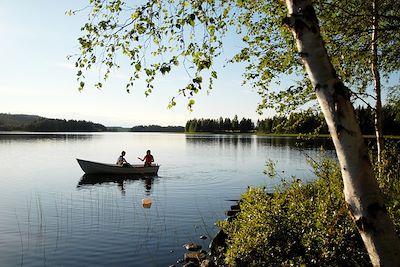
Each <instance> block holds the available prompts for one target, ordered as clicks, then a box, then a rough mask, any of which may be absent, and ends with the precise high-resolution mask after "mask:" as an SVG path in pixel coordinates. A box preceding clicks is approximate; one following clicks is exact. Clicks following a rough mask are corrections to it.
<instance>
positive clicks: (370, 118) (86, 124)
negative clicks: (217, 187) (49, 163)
mask: <svg viewBox="0 0 400 267" xmlns="http://www.w3.org/2000/svg"><path fill="white" fill-rule="evenodd" d="M399 104H400V103H397V102H396V103H394V104H393V103H392V104H391V105H385V106H384V107H383V109H382V111H383V120H382V122H383V133H384V134H385V135H400V111H399ZM355 112H356V116H357V119H358V121H359V125H360V128H361V132H362V133H363V134H364V135H374V133H375V132H374V131H375V129H374V110H373V109H372V108H370V107H361V106H359V107H357V108H356V109H355ZM116 128H118V127H106V126H104V125H102V124H99V123H93V122H90V121H85V120H65V119H49V118H44V117H40V116H36V115H23V114H0V131H31V132H41V131H42V132H106V131H127V132H186V133H205V132H207V133H257V134H277V135H279V134H306V133H315V134H329V132H328V127H327V125H326V122H325V119H324V117H323V116H322V114H321V113H319V112H315V111H312V110H305V111H300V112H293V113H291V114H289V115H287V116H285V115H275V116H273V117H270V118H266V119H263V120H258V121H257V122H253V121H252V120H251V119H249V118H244V117H243V118H241V119H239V117H238V116H237V115H236V116H234V118H232V119H231V118H222V117H220V118H218V119H210V118H200V119H191V120H188V121H187V122H186V125H185V127H183V126H160V125H147V126H146V125H139V126H133V127H130V128H121V127H119V128H118V129H116Z"/></svg>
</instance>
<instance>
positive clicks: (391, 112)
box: [185, 105, 400, 135]
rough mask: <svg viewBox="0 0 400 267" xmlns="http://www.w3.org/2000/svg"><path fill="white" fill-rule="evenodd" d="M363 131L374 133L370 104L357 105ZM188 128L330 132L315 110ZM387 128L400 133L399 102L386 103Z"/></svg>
mask: <svg viewBox="0 0 400 267" xmlns="http://www.w3.org/2000/svg"><path fill="white" fill-rule="evenodd" d="M355 112H356V116H357V119H358V121H359V124H360V128H361V132H362V133H363V134H364V135H373V134H374V133H375V132H374V131H375V129H374V110H373V109H372V108H370V107H367V108H365V107H361V106H359V107H357V108H356V109H355ZM185 131H186V132H210V133H235V132H236V133H251V132H255V133H258V134H306V133H315V134H329V131H328V127H327V125H326V122H325V119H324V117H323V115H322V114H321V113H319V112H315V111H312V110H305V111H301V112H294V113H291V114H290V115H288V116H284V115H275V116H273V117H271V118H266V119H263V120H258V121H257V122H256V123H253V122H252V121H251V120H250V119H246V118H242V119H241V120H239V119H238V116H235V117H234V118H233V119H230V118H222V117H220V118H219V119H204V118H202V119H193V120H189V121H187V123H186V126H185ZM383 132H384V134H385V135H400V113H399V111H398V108H397V106H393V105H386V106H384V108H383Z"/></svg>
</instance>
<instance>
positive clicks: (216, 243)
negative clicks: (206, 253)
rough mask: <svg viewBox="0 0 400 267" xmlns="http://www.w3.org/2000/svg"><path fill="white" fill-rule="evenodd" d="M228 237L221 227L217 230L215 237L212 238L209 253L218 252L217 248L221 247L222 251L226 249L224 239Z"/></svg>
mask: <svg viewBox="0 0 400 267" xmlns="http://www.w3.org/2000/svg"><path fill="white" fill-rule="evenodd" d="M227 238H228V235H227V234H225V232H224V231H223V230H222V229H221V230H219V232H218V233H217V234H216V235H215V237H214V238H213V239H212V241H211V243H210V245H209V248H210V250H211V254H215V253H216V252H218V250H219V249H218V248H222V249H223V251H225V249H226V239H227Z"/></svg>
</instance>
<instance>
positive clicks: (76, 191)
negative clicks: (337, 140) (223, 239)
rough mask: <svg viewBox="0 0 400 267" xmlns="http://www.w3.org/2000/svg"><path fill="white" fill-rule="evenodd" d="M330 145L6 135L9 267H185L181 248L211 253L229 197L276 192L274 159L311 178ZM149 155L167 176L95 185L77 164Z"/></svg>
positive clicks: (5, 252) (2, 262) (4, 245)
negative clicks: (310, 160) (270, 166)
mask: <svg viewBox="0 0 400 267" xmlns="http://www.w3.org/2000/svg"><path fill="white" fill-rule="evenodd" d="M321 146H324V147H325V148H326V149H328V150H330V149H332V148H331V141H329V140H323V139H320V140H314V141H313V142H312V143H308V144H307V145H306V146H305V147H303V148H301V149H300V148H298V147H297V146H296V139H295V138H276V137H275V138H274V137H256V136H253V135H185V134H165V133H95V134H92V133H79V134H76V133H74V134H70V133H68V134H64V133H56V134H52V133H46V134H43V133H35V134H34V133H19V134H15V133H14V134H8V133H2V134H1V133H0V164H1V165H0V180H1V183H0V192H1V195H0V266H169V265H172V264H175V265H177V266H181V264H177V263H176V261H177V260H179V259H182V258H183V254H184V253H185V252H186V251H185V249H184V248H183V247H182V245H183V244H185V243H188V242H195V243H198V244H200V245H202V246H203V248H208V244H209V242H210V240H211V238H212V237H213V236H214V235H215V233H216V232H217V230H218V229H217V227H216V226H215V225H214V223H215V221H217V220H221V219H224V218H225V215H224V211H225V210H227V209H229V207H230V205H232V204H233V202H231V201H230V200H234V199H238V198H239V196H240V195H241V193H243V192H244V191H245V190H246V188H247V186H249V185H253V186H257V185H261V186H267V187H268V188H269V189H271V190H273V187H274V186H275V185H276V184H277V183H278V182H279V181H278V180H271V179H269V178H267V177H266V176H265V175H264V174H263V170H264V166H265V162H266V161H267V160H268V159H271V160H273V161H275V162H276V163H277V169H278V170H281V171H284V175H285V176H287V177H290V176H291V175H296V176H297V177H298V178H300V179H302V180H304V181H307V180H312V179H313V174H312V171H311V168H310V167H309V166H308V165H307V162H306V159H307V156H311V157H314V158H318V155H319V149H320V147H321ZM147 149H151V151H152V154H153V155H154V158H155V161H156V162H157V163H159V164H161V167H160V170H159V173H158V177H154V178H141V179H133V180H122V181H121V180H120V181H113V177H107V179H103V180H101V179H98V178H100V177H95V178H97V180H96V179H95V180H93V179H92V180H90V179H86V178H85V177H83V171H82V170H81V169H80V167H79V165H78V164H77V162H76V160H75V158H82V159H88V160H93V161H99V162H109V163H114V162H115V161H116V159H117V157H118V156H119V154H120V152H121V151H122V150H125V151H126V152H127V154H126V159H127V160H128V161H129V162H130V163H140V161H139V160H138V159H137V157H138V156H140V157H143V156H144V155H145V151H146V150H147ZM146 197H148V198H151V199H152V201H153V204H152V206H151V208H149V209H145V208H143V206H142V199H143V198H146ZM202 235H205V236H207V237H208V239H206V240H201V239H200V236H202Z"/></svg>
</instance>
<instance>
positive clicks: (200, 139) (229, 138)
mask: <svg viewBox="0 0 400 267" xmlns="http://www.w3.org/2000/svg"><path fill="white" fill-rule="evenodd" d="M254 137H255V136H253V135H250V134H243V135H229V134H221V135H215V134H214V135H208V134H201V135H196V134H195V135H186V142H187V143H188V144H191V145H201V146H204V145H209V146H215V145H218V146H235V147H237V146H238V145H241V146H251V144H252V143H253V141H254Z"/></svg>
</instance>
